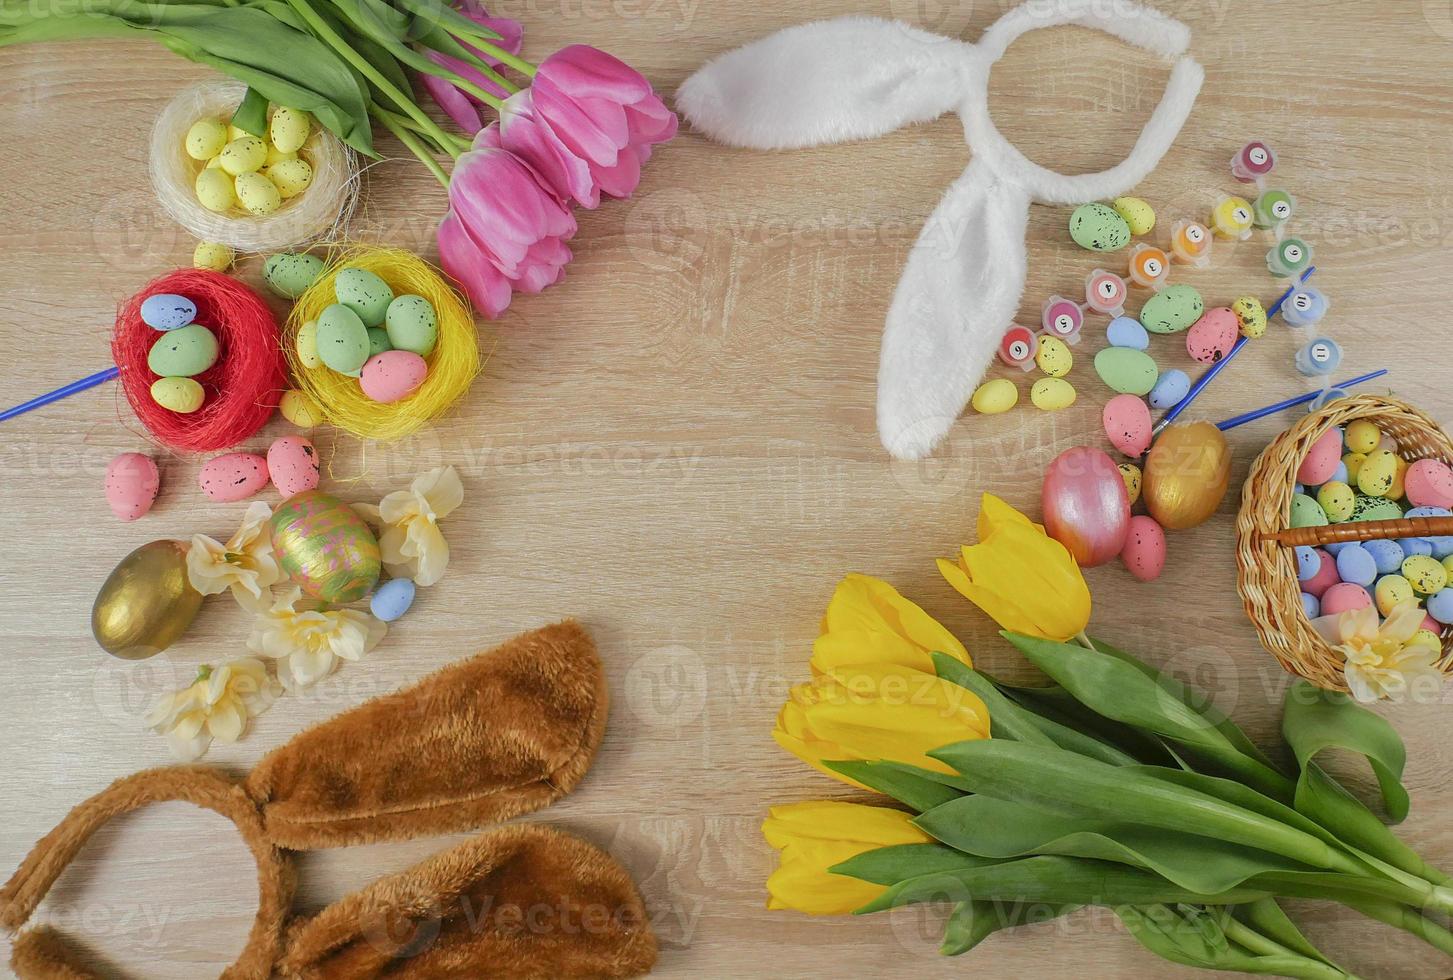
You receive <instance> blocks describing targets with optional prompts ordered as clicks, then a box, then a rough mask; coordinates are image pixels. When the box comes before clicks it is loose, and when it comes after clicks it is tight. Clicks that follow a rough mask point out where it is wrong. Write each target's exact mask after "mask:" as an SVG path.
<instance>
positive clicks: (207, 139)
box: [185, 106, 313, 268]
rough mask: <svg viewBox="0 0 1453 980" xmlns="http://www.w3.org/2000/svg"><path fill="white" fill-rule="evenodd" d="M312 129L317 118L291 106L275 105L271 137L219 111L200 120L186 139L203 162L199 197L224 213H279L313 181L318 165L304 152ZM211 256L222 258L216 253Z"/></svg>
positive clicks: (197, 187) (197, 186) (211, 208)
mask: <svg viewBox="0 0 1453 980" xmlns="http://www.w3.org/2000/svg"><path fill="white" fill-rule="evenodd" d="M311 132H312V117H310V116H309V115H308V113H306V112H303V111H302V110H299V109H289V108H287V107H285V106H277V107H275V108H273V109H272V114H271V118H270V119H269V121H268V127H267V134H266V136H265V137H263V136H254V135H252V134H251V133H247V132H244V131H243V130H241V129H238V128H237V127H236V126H229V125H227V124H226V123H225V122H223V121H222V120H221V119H219V118H217V117H216V116H208V117H205V118H202V119H198V120H197V121H196V122H195V123H193V124H192V126H191V128H190V129H188V130H187V135H186V143H185V145H186V151H187V156H189V157H191V158H192V159H193V160H195V161H197V162H198V163H200V164H202V165H203V166H202V168H201V170H200V171H199V172H198V173H197V177H196V184H195V190H196V194H197V201H198V202H199V203H200V204H201V205H202V206H203V207H204V208H206V209H207V210H209V211H215V212H217V213H219V214H225V213H227V212H231V211H236V210H239V209H240V210H242V211H244V212H246V213H247V214H251V215H254V216H256V217H265V216H267V215H269V214H272V213H274V212H275V211H277V210H278V208H280V207H282V203H283V201H286V200H288V199H290V198H294V197H297V196H298V195H299V194H301V193H303V192H304V191H305V190H307V189H308V186H309V185H310V184H312V182H313V165H312V164H311V163H309V162H308V161H307V160H306V159H304V158H303V157H301V156H299V155H298V151H300V150H301V149H302V148H303V145H304V144H305V143H307V142H308V136H309V135H310V133H311ZM209 258H210V261H213V262H216V261H219V259H218V258H217V256H216V255H215V254H213V255H211V256H210V257H209ZM199 264H200V262H199ZM209 267H210V268H216V266H215V265H212V266H209Z"/></svg>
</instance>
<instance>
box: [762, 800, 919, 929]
mask: <svg viewBox="0 0 1453 980" xmlns="http://www.w3.org/2000/svg"><path fill="white" fill-rule="evenodd" d="M762 836H763V837H765V838H767V843H768V844H770V845H771V846H772V847H773V848H775V849H776V850H778V851H780V852H781V853H780V855H779V857H778V864H777V870H776V871H774V872H772V875H771V877H769V878H768V879H767V892H768V895H769V896H770V897H769V898H768V899H767V908H769V909H793V910H795V911H798V912H806V913H807V914H808V915H846V914H848V913H849V912H852V911H853V910H854V909H857V908H861V907H862V906H864V905H866V904H868V903H869V902H871V901H872V900H873V899H875V898H877V897H878V896H879V895H881V894H882V893H883V891H884V890H885V889H884V886H883V885H875V884H873V883H872V882H868V881H860V880H858V879H857V878H853V877H851V876H850V875H840V874H833V873H832V872H830V871H829V870H828V868H831V867H833V866H834V865H836V864H840V863H841V862H843V861H846V860H848V859H849V858H853V857H857V856H858V855H859V854H862V853H864V852H865V851H872V850H877V849H878V848H880V847H891V846H893V845H896V844H926V843H928V842H929V841H930V840H932V838H930V837H929V836H928V835H927V834H925V833H924V832H923V831H921V830H919V829H918V828H917V827H915V826H913V824H912V823H910V822H909V815H908V814H906V813H904V812H903V811H902V810H890V809H888V808H887V807H881V806H863V805H862V804H860V803H836V802H831V801H827V800H822V801H815V802H811V803H789V804H787V805H785V806H774V807H772V809H771V811H770V815H769V816H768V817H767V819H766V820H764V821H763V822H762Z"/></svg>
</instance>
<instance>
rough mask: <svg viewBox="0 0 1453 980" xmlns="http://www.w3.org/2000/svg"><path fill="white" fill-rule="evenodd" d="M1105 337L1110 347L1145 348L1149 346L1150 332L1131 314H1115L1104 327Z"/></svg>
mask: <svg viewBox="0 0 1453 980" xmlns="http://www.w3.org/2000/svg"><path fill="white" fill-rule="evenodd" d="M1105 339H1106V340H1107V341H1109V342H1110V346H1111V347H1134V348H1135V349H1136V350H1145V349H1146V348H1147V347H1149V346H1150V334H1148V333H1146V331H1145V328H1144V327H1142V326H1141V325H1140V321H1139V320H1137V319H1135V317H1133V316H1117V317H1116V318H1115V319H1113V320H1111V321H1110V325H1109V326H1108V327H1106V328H1105Z"/></svg>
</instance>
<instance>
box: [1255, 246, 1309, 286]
mask: <svg viewBox="0 0 1453 980" xmlns="http://www.w3.org/2000/svg"><path fill="white" fill-rule="evenodd" d="M1311 264H1312V246H1310V245H1308V244H1307V243H1306V242H1304V241H1302V240H1301V239H1300V238H1284V239H1282V240H1281V241H1280V242H1278V243H1277V244H1276V245H1273V246H1272V248H1271V251H1269V252H1267V253H1266V268H1267V270H1268V271H1269V272H1271V274H1272V275H1274V276H1276V277H1277V278H1279V279H1285V278H1287V277H1289V276H1299V275H1301V274H1302V273H1303V272H1304V271H1306V268H1307V266H1309V265H1311Z"/></svg>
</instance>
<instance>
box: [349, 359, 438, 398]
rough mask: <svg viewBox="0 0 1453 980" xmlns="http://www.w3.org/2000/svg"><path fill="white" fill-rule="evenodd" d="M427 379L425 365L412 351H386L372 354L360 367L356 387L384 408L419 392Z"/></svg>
mask: <svg viewBox="0 0 1453 980" xmlns="http://www.w3.org/2000/svg"><path fill="white" fill-rule="evenodd" d="M428 376H429V365H428V364H426V363H424V359H423V358H422V357H420V356H419V355H418V354H415V353H414V352H413V351H406V350H389V351H384V352H383V353H382V354H376V355H374V356H373V357H370V358H369V359H368V363H366V364H364V365H363V374H362V375H361V376H360V377H359V379H358V383H359V384H360V385H361V386H362V387H363V393H364V394H365V395H367V396H368V397H369V398H371V399H373V400H374V401H376V402H381V403H383V404H385V405H387V404H390V403H392V402H396V401H402V400H403V399H405V398H407V397H409V396H410V395H412V394H413V393H414V392H416V391H418V390H419V385H421V384H423V383H424V379H425V378H427V377H428Z"/></svg>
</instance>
